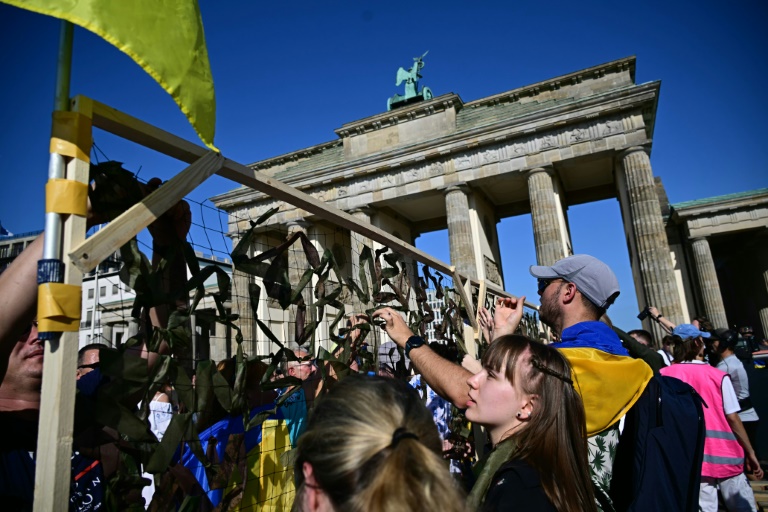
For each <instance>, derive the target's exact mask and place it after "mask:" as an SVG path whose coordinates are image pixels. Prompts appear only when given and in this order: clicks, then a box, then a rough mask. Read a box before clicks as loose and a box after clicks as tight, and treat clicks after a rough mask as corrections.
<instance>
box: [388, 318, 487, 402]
mask: <svg viewBox="0 0 768 512" xmlns="http://www.w3.org/2000/svg"><path fill="white" fill-rule="evenodd" d="M373 317H374V318H380V319H382V320H383V321H384V323H383V325H382V328H383V329H384V330H385V331H386V332H387V334H388V335H389V337H390V338H392V341H394V342H395V343H396V344H397V345H398V346H399V347H401V348H404V347H405V342H406V341H408V338H410V337H411V336H413V333H412V332H411V330H410V329H409V328H408V326H407V325H406V323H405V320H404V319H403V317H402V316H401V315H400V313H398V312H397V311H395V310H393V309H390V308H383V309H380V310H378V311H376V313H374V314H373ZM408 357H409V358H410V359H411V362H412V363H413V366H414V367H415V368H416V370H417V371H418V372H419V373H420V374H421V377H422V378H423V379H424V381H425V382H426V383H427V384H429V387H431V388H432V389H434V390H435V392H436V393H437V394H438V395H440V396H441V397H443V398H445V399H446V400H449V401H451V402H452V403H453V404H454V405H455V406H456V407H458V408H459V409H464V408H466V406H467V398H468V397H467V392H468V391H469V386H468V385H467V379H469V378H470V377H471V376H472V373H470V372H469V371H468V370H465V369H464V368H462V367H461V366H459V365H458V364H455V363H452V362H450V361H448V360H447V359H444V358H443V357H441V356H439V355H437V354H436V353H435V352H433V351H432V349H431V348H429V347H428V346H427V345H422V346H421V347H419V348H417V349H414V350H412V351H411V353H410V354H409V356H408Z"/></svg>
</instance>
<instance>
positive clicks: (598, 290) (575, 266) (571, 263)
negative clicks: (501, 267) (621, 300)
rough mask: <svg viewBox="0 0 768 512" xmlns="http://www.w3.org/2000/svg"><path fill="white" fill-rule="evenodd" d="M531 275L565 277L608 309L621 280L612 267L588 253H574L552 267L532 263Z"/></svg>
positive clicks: (585, 294) (541, 277)
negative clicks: (617, 277)
mask: <svg viewBox="0 0 768 512" xmlns="http://www.w3.org/2000/svg"><path fill="white" fill-rule="evenodd" d="M530 272H531V275H532V276H533V277H535V278H537V279H555V278H560V279H565V280H566V281H568V282H570V283H573V284H575V285H576V288H577V289H578V290H579V291H580V292H581V293H582V295H584V296H585V297H586V298H588V299H589V300H590V301H592V303H593V304H595V305H596V306H598V307H599V308H602V309H608V306H610V305H611V304H613V301H615V300H616V297H618V296H619V280H618V279H616V275H615V274H614V273H613V271H612V270H611V268H610V267H609V266H608V265H606V264H605V263H603V262H602V261H600V260H599V259H597V258H595V257H594V256H590V255H588V254H574V255H573V256H568V257H567V258H563V259H561V260H559V261H558V262H556V263H555V264H554V265H552V266H551V267H545V266H540V265H531V268H530Z"/></svg>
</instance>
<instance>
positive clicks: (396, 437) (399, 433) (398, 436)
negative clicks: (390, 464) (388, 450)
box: [389, 427, 419, 448]
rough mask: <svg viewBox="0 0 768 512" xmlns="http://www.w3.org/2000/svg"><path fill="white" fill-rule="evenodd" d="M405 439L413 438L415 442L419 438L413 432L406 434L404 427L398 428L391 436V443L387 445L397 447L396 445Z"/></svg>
mask: <svg viewBox="0 0 768 512" xmlns="http://www.w3.org/2000/svg"><path fill="white" fill-rule="evenodd" d="M406 437H410V438H413V439H415V440H417V441H418V440H419V436H417V435H416V434H414V433H413V432H408V431H407V430H406V429H405V427H400V428H398V429H397V430H395V432H394V433H393V434H392V442H391V443H390V444H389V446H390V447H392V448H394V447H395V446H397V443H399V442H400V440H402V439H405V438H406Z"/></svg>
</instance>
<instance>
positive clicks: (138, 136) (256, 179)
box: [73, 96, 453, 275]
mask: <svg viewBox="0 0 768 512" xmlns="http://www.w3.org/2000/svg"><path fill="white" fill-rule="evenodd" d="M80 104H83V105H85V104H87V105H88V108H90V110H91V112H92V119H93V126H95V127H97V128H101V129H102V130H105V131H108V132H110V133H113V134H115V135H118V136H120V137H123V138H125V139H127V140H130V141H133V142H136V143H138V144H141V145H143V146H145V147H148V148H150V149H154V150H155V151H159V152H161V153H163V154H166V155H168V156H172V157H174V158H177V159H179V160H181V161H182V162H187V163H191V162H193V161H195V160H197V159H198V158H200V157H201V156H203V155H204V154H205V153H207V152H208V149H207V148H204V147H202V146H198V145H196V144H193V143H192V142H189V141H187V140H185V139H182V138H181V137H177V136H176V135H173V134H171V133H168V132H166V131H164V130H161V129H160V128H157V127H155V126H152V125H150V124H149V123H145V122H144V121H141V120H139V119H136V118H135V117H132V116H130V115H128V114H125V113H123V112H120V111H118V110H116V109H114V108H111V107H108V106H107V105H104V104H102V103H99V102H98V101H95V100H90V99H88V98H86V97H82V96H78V97H77V98H75V100H74V101H73V105H75V106H77V105H80ZM218 174H219V175H220V176H223V177H225V178H228V179H230V180H232V181H234V182H236V183H239V184H241V185H245V186H246V187H250V188H252V189H254V190H258V191H259V192H262V193H264V194H267V195H268V196H271V197H273V198H275V199H278V200H281V201H286V202H288V203H291V204H292V205H294V206H296V207H297V208H301V209H303V210H306V211H308V212H309V213H312V214H315V215H317V216H318V217H320V218H322V219H325V220H327V221H329V222H331V223H333V224H336V225H338V226H341V227H343V228H346V229H349V230H351V231H354V232H356V233H359V234H361V235H363V236H367V237H368V238H370V239H371V240H374V241H376V242H378V243H380V244H382V245H385V246H387V247H389V248H390V249H391V250H393V251H395V252H398V253H400V254H403V255H405V256H409V257H411V258H413V259H416V260H418V261H421V262H422V263H425V264H427V265H429V266H430V267H431V268H433V269H435V270H438V271H440V272H443V273H446V274H451V275H452V274H453V272H451V267H450V265H448V264H446V263H444V262H442V261H440V260H438V259H437V258H434V257H433V256H430V255H429V254H427V253H425V252H424V251H421V250H419V249H417V248H416V247H414V246H412V245H411V244H408V243H406V242H404V241H402V240H400V239H399V238H397V237H395V236H393V235H391V234H390V233H387V232H386V231H384V230H382V229H379V228H377V227H375V226H372V225H370V224H363V223H361V222H360V221H359V220H358V219H356V218H355V217H354V216H352V215H350V214H348V213H346V212H344V211H342V210H339V209H338V208H336V207H334V206H330V205H328V204H326V203H324V202H322V201H320V200H318V199H315V198H314V197H312V196H310V195H309V194H305V193H304V192H301V191H300V190H297V189H295V188H294V187H291V186H290V185H286V184H285V183H283V182H281V181H280V180H277V179H275V178H272V177H270V176H267V175H266V174H263V173H260V172H258V171H255V170H253V169H251V168H249V167H246V166H244V165H242V164H239V163H237V162H235V161H233V160H230V159H226V160H225V161H224V165H223V167H222V168H221V169H220V170H219V171H218Z"/></svg>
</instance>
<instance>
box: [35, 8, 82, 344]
mask: <svg viewBox="0 0 768 512" xmlns="http://www.w3.org/2000/svg"><path fill="white" fill-rule="evenodd" d="M73 35H74V26H73V25H72V24H71V23H69V22H68V21H62V22H61V35H60V37H59V58H58V65H57V69H56V90H55V91H54V102H53V108H54V110H55V111H66V110H69V82H70V77H71V70H72V40H73ZM64 174H65V171H64V157H63V156H61V155H58V154H56V153H51V157H50V160H49V161H48V179H58V178H64ZM61 226H62V221H61V215H59V214H58V213H52V212H51V213H46V214H45V236H44V237H43V260H41V262H40V264H39V269H38V276H40V275H46V276H47V278H46V281H48V282H55V283H61V282H63V281H64V269H63V265H62V264H61V262H60V260H61V243H62V234H61ZM59 336H61V333H40V338H41V339H48V340H52V339H57V338H58V337H59Z"/></svg>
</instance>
